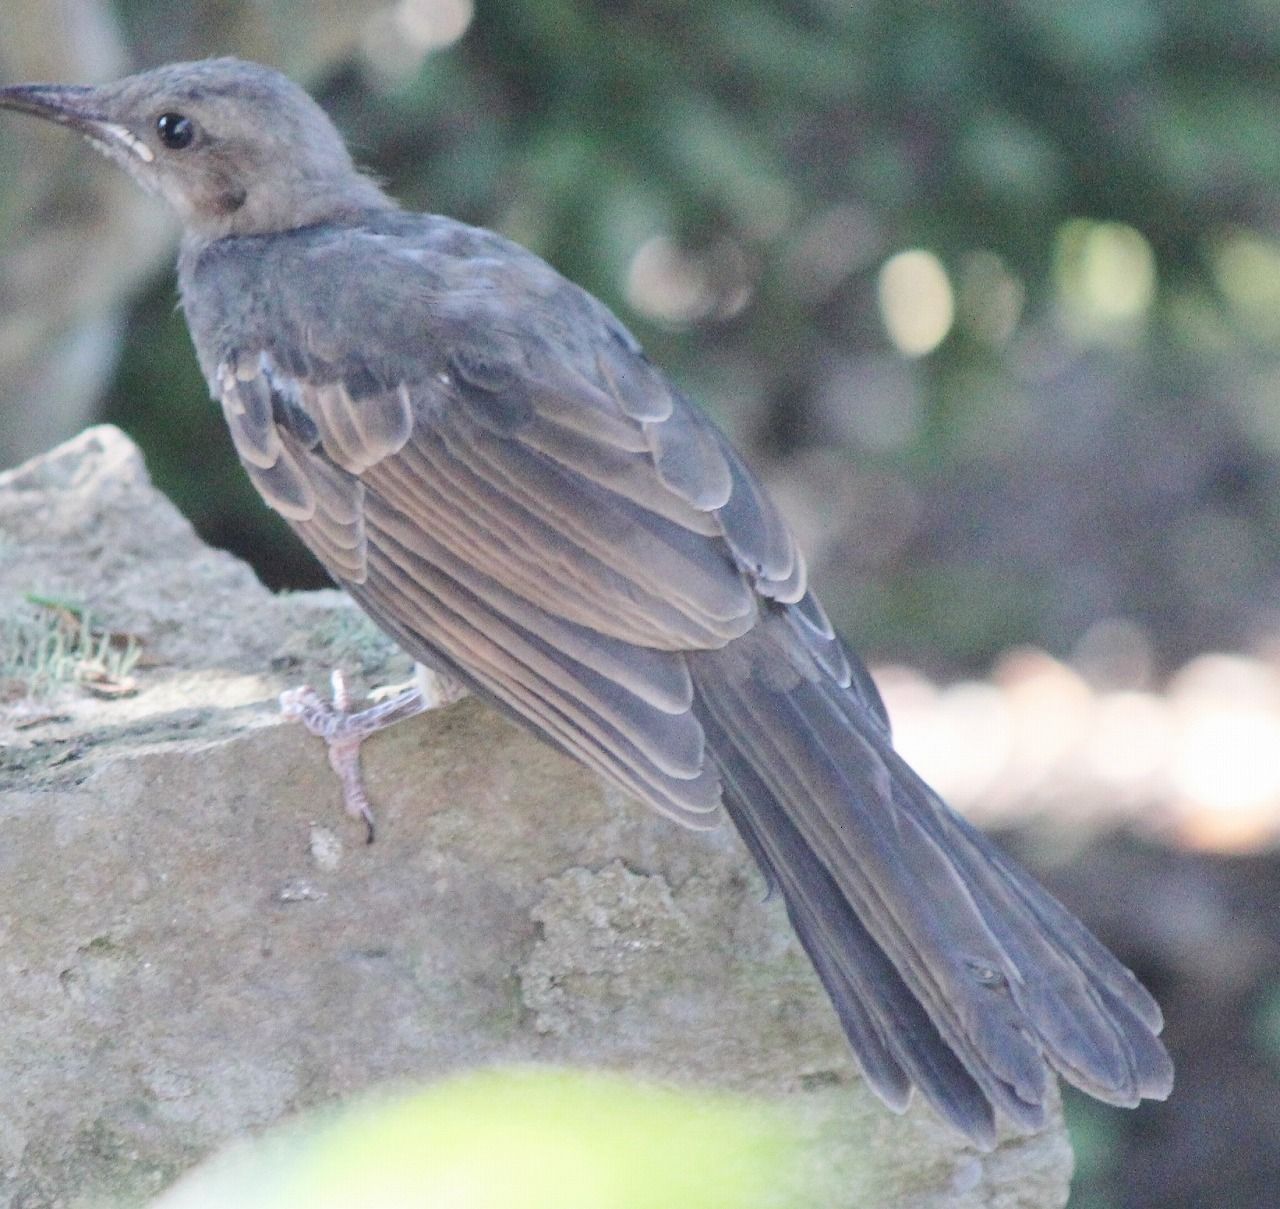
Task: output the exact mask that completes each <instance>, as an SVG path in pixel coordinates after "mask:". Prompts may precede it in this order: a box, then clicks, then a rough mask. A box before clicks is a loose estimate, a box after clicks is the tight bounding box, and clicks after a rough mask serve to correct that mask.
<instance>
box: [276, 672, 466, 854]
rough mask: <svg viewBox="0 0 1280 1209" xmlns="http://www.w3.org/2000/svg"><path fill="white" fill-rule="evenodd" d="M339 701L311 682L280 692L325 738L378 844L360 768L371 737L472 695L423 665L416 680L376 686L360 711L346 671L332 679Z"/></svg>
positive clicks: (286, 707) (355, 813)
mask: <svg viewBox="0 0 1280 1209" xmlns="http://www.w3.org/2000/svg"><path fill="white" fill-rule="evenodd" d="M331 683H332V685H333V700H332V702H329V701H326V700H325V699H324V698H323V697H321V696H320V694H319V693H317V692H316V691H315V689H313V688H311V687H310V686H309V685H303V686H302V687H301V688H292V689H289V690H287V691H286V692H283V693H281V694H280V712H281V713H282V714H284V716H285V717H286V718H292V719H296V720H297V721H299V722H301V723H302V725H303V726H305V727H306V728H307V730H308V731H310V732H311V734H313V735H316V736H317V737H318V738H321V739H323V740H324V741H325V744H326V746H327V747H328V749H329V766H330V767H331V768H332V769H333V771H334V772H335V773H337V774H338V780H339V781H340V782H341V783H342V801H343V805H344V806H345V807H346V811H347V813H348V814H349V815H351V817H352V818H357V819H362V820H363V821H364V825H365V828H366V829H367V841H366V842H368V843H370V844H372V843H373V837H374V822H373V808H372V807H371V806H370V805H369V796H368V794H367V793H366V792H365V788H364V776H363V774H362V773H361V771H360V745H361V744H362V743H363V742H364V741H365V740H366V739H368V738H369V737H370V736H371V735H376V734H377V733H378V731H380V730H385V729H386V728H387V727H388V726H391V725H393V724H394V723H396V722H400V721H403V720H404V719H405V718H412V717H413V715H414V714H420V713H423V712H424V711H426V710H429V709H437V708H439V707H440V706H443V705H450V704H452V703H453V702H454V701H458V700H460V699H461V698H463V697H465V696H466V695H467V689H466V687H465V686H464V685H462V684H460V683H459V682H458V681H456V680H453V679H451V678H450V677H448V676H444V675H442V674H441V673H439V672H435V671H432V670H431V669H430V668H427V667H424V666H423V665H422V664H417V665H416V666H415V668H414V678H413V679H412V680H411V681H409V683H408V684H402V685H393V686H390V687H388V688H385V689H381V690H375V692H374V693H371V694H370V696H371V697H376V698H377V700H375V703H374V704H373V705H370V706H367V707H366V708H364V709H360V710H357V709H356V708H355V707H354V704H353V702H352V700H351V693H350V690H349V689H348V688H347V678H346V677H345V676H344V675H343V674H342V672H341V671H340V670H336V669H335V671H334V673H333V675H332V677H331Z"/></svg>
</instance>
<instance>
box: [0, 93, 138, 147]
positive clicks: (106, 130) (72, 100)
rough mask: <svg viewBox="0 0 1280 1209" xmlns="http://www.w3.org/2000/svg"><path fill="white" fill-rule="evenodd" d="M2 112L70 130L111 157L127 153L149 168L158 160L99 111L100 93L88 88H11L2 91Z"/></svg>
mask: <svg viewBox="0 0 1280 1209" xmlns="http://www.w3.org/2000/svg"><path fill="white" fill-rule="evenodd" d="M0 109H13V110H16V111H17V112H18V113H30V114H33V115H34V116H35V117H38V118H44V119H45V120H46V121H50V122H57V123H58V125H60V126H69V127H70V128H71V129H72V130H76V131H78V132H79V133H80V134H83V135H85V136H86V137H88V138H89V139H91V140H92V141H93V142H94V143H95V144H96V145H97V146H99V147H101V148H102V149H103V150H104V151H107V152H109V153H116V154H119V153H121V152H127V153H129V154H132V155H133V156H135V157H136V158H138V159H140V160H142V161H143V163H147V164H149V163H151V161H152V160H154V159H155V153H154V152H153V151H152V150H151V148H150V147H148V146H147V145H146V143H144V142H143V141H142V140H141V139H140V138H138V136H137V135H135V134H134V133H133V131H131V130H130V129H129V128H128V127H127V126H122V125H121V124H120V123H119V122H113V121H111V120H110V118H108V117H107V116H106V115H105V114H103V113H102V112H101V111H100V110H99V108H98V90H97V89H96V88H90V87H88V86H87V85H84V84H11V85H9V86H8V87H7V88H0Z"/></svg>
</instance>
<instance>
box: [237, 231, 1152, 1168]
mask: <svg viewBox="0 0 1280 1209" xmlns="http://www.w3.org/2000/svg"><path fill="white" fill-rule="evenodd" d="M519 255H525V256H527V254H519V253H510V257H518V256H519ZM494 263H495V264H497V265H499V268H498V269H497V270H495V274H496V275H498V276H501V277H502V279H501V280H497V281H496V284H497V285H499V286H500V287H501V288H497V289H492V290H488V289H484V288H479V287H477V288H472V289H468V288H453V289H449V290H439V289H436V288H435V287H436V286H437V285H438V284H439V283H438V282H436V281H432V282H430V283H428V287H427V288H426V292H425V293H424V294H423V295H422V297H421V298H420V299H419V300H418V301H417V302H415V303H412V304H410V303H409V302H406V300H405V298H404V297H403V295H401V296H398V297H397V299H396V300H393V301H394V303H395V305H389V306H387V307H386V308H384V310H383V311H381V312H379V311H378V310H377V309H375V308H373V307H367V308H366V310H367V313H366V314H361V315H356V316H353V315H352V313H351V305H352V304H351V301H350V298H349V297H346V296H342V297H339V298H338V299H337V300H336V301H335V295H340V294H341V291H342V289H343V277H342V274H341V273H338V272H329V273H327V274H325V276H324V277H323V279H321V278H317V285H316V290H315V291H313V292H314V293H315V294H316V296H317V297H320V293H321V291H323V290H328V291H330V293H329V295H328V297H327V298H321V301H322V302H324V303H325V305H318V304H315V305H312V304H310V303H308V302H307V294H308V292H307V291H298V290H292V291H290V292H289V293H290V296H291V297H297V296H299V295H300V294H301V296H302V297H303V302H302V303H299V304H298V305H311V309H310V311H309V312H308V316H307V318H306V319H305V320H302V321H293V322H291V323H286V324H276V325H274V326H273V327H272V328H271V330H272V331H273V332H274V342H271V341H269V340H264V341H260V342H259V343H258V344H253V343H246V344H245V346H244V347H241V348H238V349H236V350H235V351H234V352H231V353H229V354H228V355H226V356H225V357H224V358H223V364H222V365H221V366H220V367H218V369H217V371H216V374H215V379H216V382H217V384H218V389H219V393H220V394H221V396H222V399H223V406H224V408H225V410H226V414H227V419H228V421H229V423H230V425H231V429H232V434H233V437H234V439H235V442H236V447H237V449H238V450H239V452H240V456H241V458H242V460H243V461H244V463H245V465H246V467H247V468H248V470H249V473H250V475H251V476H252V477H253V478H254V481H255V482H256V483H257V485H258V487H259V489H260V490H261V491H262V493H263V495H264V496H265V497H266V498H267V500H268V501H269V502H270V503H271V504H272V505H273V506H274V507H276V508H277V509H278V510H279V511H280V512H282V513H283V514H284V515H285V516H286V517H287V518H288V519H289V520H290V522H291V523H292V524H293V525H294V527H295V528H296V529H297V531H298V532H299V533H300V534H301V535H302V537H303V539H304V540H305V541H306V542H307V543H308V544H309V545H310V546H311V548H312V549H313V550H314V551H315V552H316V554H317V555H319V557H320V558H321V560H322V561H324V563H325V564H326V566H328V568H329V569H330V571H332V572H333V574H334V575H335V576H336V577H337V578H338V580H339V581H340V582H341V583H342V584H343V585H344V586H345V587H346V588H347V589H348V591H350V592H351V594H352V595H353V596H355V598H356V599H357V600H358V601H359V602H360V603H361V604H362V605H363V606H364V607H365V608H366V609H367V610H368V612H369V613H370V614H371V615H372V616H373V617H374V618H375V619H376V620H377V621H378V623H379V624H380V625H381V626H382V627H383V628H384V629H386V630H387V631H388V632H389V633H391V634H392V635H393V636H394V637H395V638H396V639H397V640H398V641H399V642H400V643H401V644H402V645H403V646H404V647H405V649H406V650H407V651H409V652H410V653H411V654H413V655H414V656H415V657H416V658H419V659H421V660H422V661H423V662H427V663H434V664H436V665H437V666H440V665H443V666H444V669H445V670H448V671H452V672H453V673H454V674H455V675H458V676H460V678H462V679H463V680H464V681H466V682H467V683H469V684H471V685H472V686H473V687H475V688H478V689H480V690H481V692H482V693H483V694H484V695H486V696H487V697H489V698H490V699H491V700H493V701H494V702H496V703H497V704H499V705H501V706H503V707H505V708H506V709H507V710H508V711H509V712H510V713H511V714H513V715H514V716H515V717H517V718H519V719H521V720H522V721H524V722H525V723H526V724H527V725H529V726H530V727H531V728H532V729H534V730H535V731H537V732H539V733H540V734H542V735H543V736H544V737H546V738H548V739H550V740H551V741H553V742H555V743H557V744H558V745H559V746H561V747H562V748H563V749H565V750H566V751H568V752H569V753H570V754H572V755H574V756H576V757H577V758H578V759H579V760H581V761H582V762H583V763H585V764H587V765H588V766H590V767H592V768H595V769H597V770H599V771H600V772H602V773H603V774H604V775H606V776H607V777H609V778H610V779H612V780H613V781H614V782H615V783H616V784H618V785H620V786H622V787H623V788H624V789H626V790H628V791H629V792H631V793H633V794H635V795H636V796H638V797H640V798H642V799H644V800H646V801H648V802H649V803H651V804H652V805H654V806H656V807H657V808H658V809H660V810H663V811H664V812H666V813H667V814H669V815H671V816H673V817H674V818H677V819H679V820H681V821H683V822H685V823H688V824H690V825H693V826H699V825H703V826H705V825H707V824H708V823H710V822H712V821H713V820H714V817H715V811H716V807H717V806H718V805H719V804H720V803H721V802H722V801H723V802H724V804H725V805H726V806H727V807H728V809H729V811H730V813H731V814H732V817H733V819H734V822H735V823H736V824H737V826H738V829H739V831H740V833H741V834H742V836H743V838H744V840H745V841H746V843H747V844H748V846H749V847H750V849H751V851H752V852H753V854H754V855H755V857H756V859H757V860H758V861H759V863H760V865H761V867H762V868H763V869H764V870H765V872H766V874H767V875H768V876H769V877H770V878H771V879H772V881H773V882H774V883H775V884H776V885H778V886H779V887H780V888H781V890H782V892H783V895H784V898H785V900H786V902H787V906H788V910H789V911H790V913H791V918H792V920H793V921H794V923H795V926H796V929H797V932H798V933H799V935H800V938H801V940H802V942H803V943H804V945H805V947H806V949H807V950H808V951H809V953H810V955H811V956H812V958H813V960H814V964H815V966H816V968H817V970H818V972H819V974H820V975H821V977H822V980H823V982H824V983H825V984H826V987H827V989H828V991H829V992H830V994H831V996H832V999H833V1001H834V1002H835V1004H836V1007H837V1010H838V1012H839V1014H840V1017H841V1020H842V1022H843V1024H844V1027H845V1030H846V1033H847V1034H848V1036H849V1038H850V1041H851V1042H852V1043H853V1046H854V1048H855V1050H856V1051H857V1053H858V1056H859V1058H860V1059H861V1062H862V1065H863V1069H864V1071H865V1072H866V1074H867V1076H868V1078H869V1079H870V1080H871V1082H872V1084H873V1085H874V1086H875V1087H876V1088H877V1090H878V1091H879V1092H880V1093H881V1095H882V1096H884V1098H885V1099H886V1100H887V1101H888V1102H890V1103H891V1104H895V1105H898V1106H901V1105H902V1104H903V1103H905V1099H906V1096H907V1094H908V1091H909V1089H910V1087H911V1086H912V1085H913V1084H914V1085H915V1086H917V1087H919V1088H921V1090H922V1091H923V1092H924V1094H925V1095H926V1096H927V1097H928V1098H929V1100H930V1101H931V1102H932V1103H933V1104H934V1105H935V1106H936V1107H937V1108H938V1109H939V1111H941V1112H942V1113H943V1114H944V1115H946V1116H947V1117H948V1118H949V1119H950V1120H952V1121H953V1122H955V1123H956V1124H957V1125H959V1126H960V1128H962V1129H964V1130H965V1131H966V1132H968V1133H969V1135H970V1136H971V1137H973V1138H975V1139H977V1140H979V1141H980V1142H982V1143H983V1144H989V1143H990V1142H991V1141H992V1140H993V1139H994V1117H993V1106H998V1107H999V1108H1000V1109H1002V1110H1003V1111H1004V1112H1005V1114H1007V1115H1008V1116H1009V1117H1011V1118H1012V1119H1013V1120H1014V1121H1015V1122H1017V1123H1019V1124H1021V1125H1022V1126H1023V1127H1025V1128H1034V1127H1037V1126H1038V1125H1039V1124H1040V1123H1041V1122H1042V1121H1043V1119H1044V1112H1045V1106H1046V1102H1047V1081H1046V1076H1045V1071H1044V1065H1043V1064H1044V1062H1045V1061H1046V1060H1047V1061H1048V1062H1049V1063H1051V1064H1052V1065H1053V1066H1055V1067H1056V1068H1057V1069H1058V1070H1060V1071H1061V1072H1062V1073H1063V1074H1065V1075H1066V1076H1067V1077H1068V1078H1069V1079H1071V1080H1072V1081H1073V1082H1075V1083H1077V1084H1078V1085H1079V1086H1082V1087H1084V1088H1085V1089H1086V1090H1088V1091H1090V1092H1091V1093H1092V1094H1094V1095H1098V1096H1101V1097H1102V1098H1104V1099H1110V1100H1112V1101H1114V1102H1117V1103H1135V1102H1136V1101H1137V1100H1138V1099H1139V1098H1141V1097H1142V1096H1152V1095H1162V1094H1166V1093H1167V1091H1168V1087H1169V1081H1170V1078H1171V1074H1170V1068H1169V1065H1168V1059H1167V1056H1166V1055H1165V1054H1164V1051H1163V1049H1162V1048H1161V1047H1160V1045H1159V1043H1158V1041H1157V1040H1156V1039H1155V1033H1156V1032H1157V1031H1158V1030H1159V1026H1160V1021H1159V1012H1158V1009H1157V1008H1156V1007H1155V1005H1154V1003H1153V1002H1152V1001H1151V1000H1150V997H1149V996H1147V995H1146V993H1145V992H1144V991H1143V990H1142V988H1141V987H1140V986H1139V985H1138V984H1137V982H1136V980H1134V979H1133V976H1132V975H1131V974H1129V972H1128V971H1127V970H1124V969H1123V967H1122V966H1120V965H1119V963H1118V962H1116V961H1115V959H1114V958H1113V957H1111V956H1110V954H1108V953H1107V952H1106V951H1105V950H1104V949H1102V947H1101V946H1100V945H1098V944H1097V942H1096V941H1094V940H1093V939H1092V938H1091V937H1089V936H1088V934H1087V933H1085V932H1084V930H1083V929H1082V928H1080V927H1079V925H1077V924H1076V923H1075V922H1074V920H1072V919H1071V918H1070V916H1069V915H1067V913H1066V912H1065V911H1063V910H1062V908H1061V907H1059V906H1058V905H1057V904H1056V903H1054V902H1053V901H1052V900H1051V899H1050V898H1049V897H1048V896H1047V895H1045V894H1044V893H1043V891H1041V890H1039V889H1038V888H1037V887H1035V886H1034V884H1033V883H1031V882H1030V881H1029V880H1028V879H1026V878H1025V877H1023V875H1021V874H1019V873H1018V872H1017V870H1016V869H1014V868H1012V867H1011V866H1009V865H1008V863H1007V862H1005V861H1004V860H1003V858H1001V857H1000V856H999V854H998V853H996V852H995V850H994V849H992V848H990V846H989V845H987V844H986V843H985V841H983V840H982V839H981V837H978V836H977V835H976V833H974V832H972V831H971V830H970V829H968V828H966V827H965V826H964V825H963V824H962V823H961V822H960V821H959V820H957V819H956V818H955V816H953V815H952V814H951V813H950V811H948V810H947V809H946V808H945V807H944V806H943V805H942V803H941V802H940V801H938V799H937V798H936V796H935V795H933V794H932V792H931V791H929V790H928V788H927V787H926V786H925V785H924V784H923V782H921V781H920V780H919V778H918V777H916V776H915V775H914V774H913V773H912V772H911V770H910V769H909V768H907V767H906V766H905V765H904V764H903V763H902V762H901V760H900V759H899V758H898V757H897V755H896V753H895V752H894V751H893V749H892V745H891V742H890V739H889V733H888V723H887V720H886V718H885V714H884V709H883V705H882V704H881V703H880V700H879V697H878V696H877V694H876V692H875V689H874V686H873V685H871V682H870V679H869V677H868V676H867V675H866V673H865V670H864V669H863V668H862V667H861V665H860V664H859V663H858V662H857V660H856V659H855V658H853V656H852V655H850V654H848V652H847V651H846V650H845V649H844V647H843V646H842V644H841V642H840V640H839V639H838V638H837V637H836V636H835V634H834V633H833V632H832V629H831V627H830V625H829V623H828V622H827V620H826V618H825V616H824V615H823V613H822V611H821V609H820V608H819V606H818V605H817V602H816V601H815V600H814V599H813V598H812V596H811V595H809V594H808V592H807V590H806V587H805V577H804V569H803V565H802V563H801V561H800V558H799V555H798V554H797V552H796V548H795V545H794V542H793V541H792V539H791V537H790V535H789V534H788V532H787V530H786V528H785V526H784V525H783V523H782V521H781V520H780V518H779V516H778V514H777V512H776V511H775V510H774V508H773V506H772V505H771V504H770V503H769V502H768V500H767V498H766V497H765V496H764V494H763V492H762V490H761V489H760V488H759V486H758V485H757V484H756V482H755V480H754V479H753V478H752V477H751V476H750V474H748V472H747V471H746V470H745V469H744V468H743V467H742V465H741V463H740V462H739V461H738V460H737V458H736V456H735V455H734V454H733V453H732V451H731V450H730V449H729V447H728V446H727V444H726V443H725V442H724V441H723V439H722V438H720V437H719V436H718V435H717V434H716V433H715V431H714V430H713V429H712V428H711V426H710V425H709V424H708V423H707V422H706V421H704V420H702V419H701V418H700V417H699V415H698V413H697V412H696V411H695V410H694V409H693V408H691V407H690V406H689V405H688V404H687V403H686V402H685V401H684V400H683V399H682V398H680V397H679V396H678V394H676V393H675V392H674V391H673V390H672V388H671V387H670V386H669V384H668V383H667V382H666V381H665V379H663V378H662V376H661V375H660V374H659V373H658V372H657V371H656V370H654V369H653V368H652V366H650V365H649V363H648V361H647V360H646V359H645V358H644V357H643V355H642V354H641V353H640V351H639V350H638V348H637V347H636V346H635V344H634V341H632V340H631V339H630V337H629V336H627V334H626V333H625V331H624V330H623V329H621V328H620V326H619V325H617V323H616V320H612V318H611V317H610V316H608V314H607V312H605V311H604V310H603V308H601V307H599V304H596V303H593V302H591V300H590V299H588V298H587V296H586V295H583V294H582V293H581V292H580V291H578V292H574V291H573V290H572V288H571V287H568V286H567V284H566V283H563V282H562V280H561V279H559V278H555V277H554V275H550V270H549V269H546V267H545V266H541V268H539V267H538V266H539V265H540V264H541V262H537V264H535V265H533V266H532V267H529V265H528V262H527V261H526V262H520V261H519V260H518V259H515V260H512V259H510V258H508V257H507V254H506V253H504V257H499V258H496V259H495V262H494ZM522 263H523V264H524V267H523V268H522V267H521V265H522ZM354 271H355V270H353V272H354ZM467 272H468V275H469V279H470V280H471V282H472V285H473V286H476V280H477V278H483V272H484V270H483V267H482V266H480V265H477V264H474V263H473V264H470V265H469V266H468V269H467ZM540 274H541V276H540ZM359 275H360V280H362V281H364V282H365V283H366V285H367V283H368V282H369V281H374V282H376V283H377V284H378V288H379V289H383V288H387V289H400V288H401V286H400V285H399V284H398V283H397V278H396V275H395V273H392V272H390V270H388V271H387V272H383V273H376V274H370V273H367V272H364V273H361V274H359ZM503 275H505V276H503ZM549 275H550V276H549ZM548 282H549V283H550V284H549V285H548ZM557 283H560V284H557ZM480 286H483V281H481V282H480ZM368 288H371V287H368ZM513 288H515V289H517V291H518V290H520V289H522V288H523V289H524V294H523V296H521V297H518V298H516V299H513V298H512V293H511V291H512V289H513ZM556 290H559V291H560V292H559V294H556V293H555V291H556ZM419 317H421V319H422V324H423V325H425V330H424V329H423V328H420V327H415V326H413V324H414V323H416V322H417V321H418V319H419ZM264 326H271V325H264ZM352 333H360V338H359V339H357V338H356V337H355V336H354V335H352ZM401 346H403V347H401ZM398 347H400V351H397V348H398ZM404 347H407V348H408V349H409V351H408V352H405V351H403V348H404ZM388 350H390V352H388Z"/></svg>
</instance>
